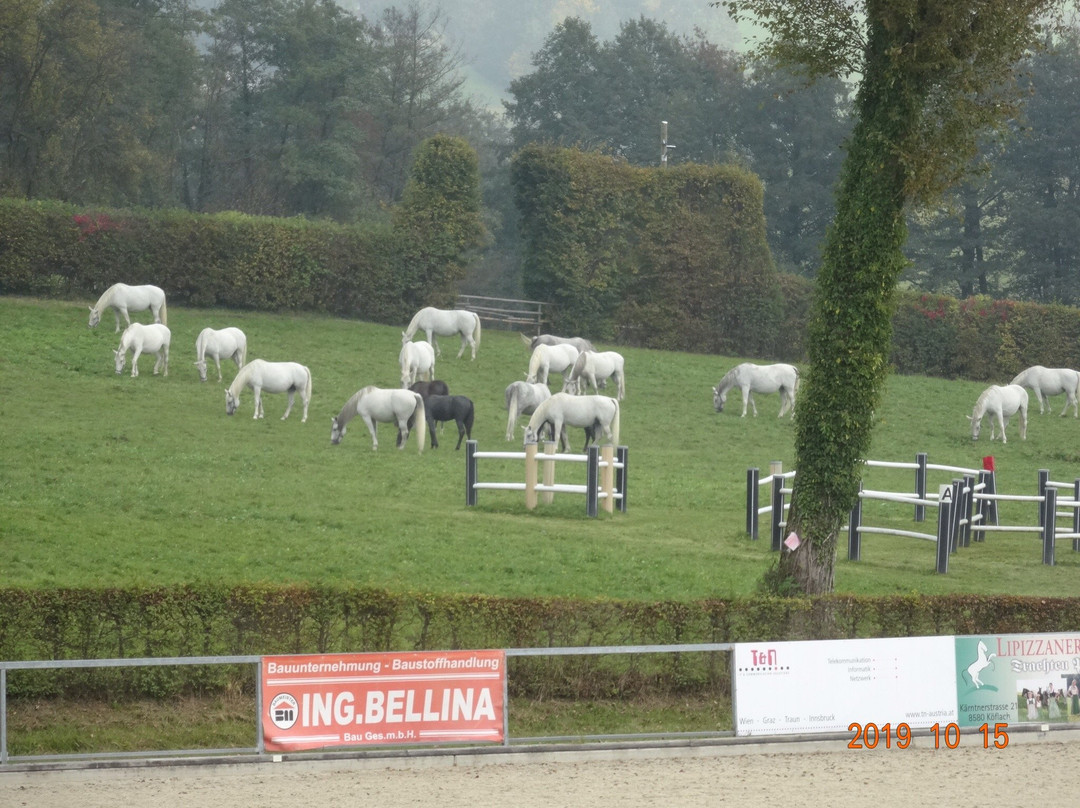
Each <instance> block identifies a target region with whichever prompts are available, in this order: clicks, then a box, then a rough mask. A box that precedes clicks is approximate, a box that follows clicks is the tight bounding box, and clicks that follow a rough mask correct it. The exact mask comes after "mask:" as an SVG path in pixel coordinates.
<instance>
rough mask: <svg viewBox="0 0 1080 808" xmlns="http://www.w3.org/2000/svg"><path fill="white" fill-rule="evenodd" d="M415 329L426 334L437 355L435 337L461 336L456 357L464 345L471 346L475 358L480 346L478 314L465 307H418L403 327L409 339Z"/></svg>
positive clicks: (437, 346)
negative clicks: (407, 323) (406, 326)
mask: <svg viewBox="0 0 1080 808" xmlns="http://www.w3.org/2000/svg"><path fill="white" fill-rule="evenodd" d="M417 331H423V332H424V333H425V334H427V341H428V342H429V343H430V344H431V345H432V347H434V348H435V355H436V356H439V355H440V354H441V351H440V350H439V343H438V341H437V340H436V339H435V337H452V336H453V335H454V334H458V335H460V336H461V350H460V351H458V354H457V355H458V359H460V358H461V355H462V354H463V353H465V346H466V345H468V346H469V347H470V348H472V358H473V359H476V349H477V348H479V347H480V316H479V315H478V314H476V313H475V312H471V311H467V310H466V309H436V308H433V307H431V306H427V307H426V308H423V309H420V311H418V312H416V314H414V315H413V318H412V322H410V323H409V327H408V328H406V329H405V334H406V335H408V338H409V339H410V340H411V339H412V338H413V335H414V334H415V333H416V332H417Z"/></svg>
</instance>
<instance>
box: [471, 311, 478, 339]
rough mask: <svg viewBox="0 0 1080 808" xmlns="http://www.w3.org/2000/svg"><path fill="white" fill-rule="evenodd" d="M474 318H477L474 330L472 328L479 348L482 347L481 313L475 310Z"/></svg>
mask: <svg viewBox="0 0 1080 808" xmlns="http://www.w3.org/2000/svg"><path fill="white" fill-rule="evenodd" d="M473 319H474V320H476V322H475V323H474V324H473V330H472V337H473V343H474V344H475V345H476V347H477V348H479V347H480V315H479V314H477V313H476V312H475V311H474V312H473Z"/></svg>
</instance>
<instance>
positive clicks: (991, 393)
mask: <svg viewBox="0 0 1080 808" xmlns="http://www.w3.org/2000/svg"><path fill="white" fill-rule="evenodd" d="M1017 412H1019V413H1020V439H1021V440H1027V413H1028V394H1027V390H1025V389H1024V388H1023V387H1021V386H1020V385H1018V384H1009V385H997V384H995V385H992V386H990V387H987V388H986V389H985V390H983V393H982V395H981V396H979V400H978V401H976V402H975V409H974V410H973V411H972V413H971V415H970V416H969V417H970V418H971V439H972V440H978V439H979V431H980V430H981V429H982V419H983V416H984V415H987V416H989V417H990V440H993V439H994V428H995V427H1000V428H1001V442H1002V443H1007V442H1008V441H1007V440H1006V439H1005V427H1007V426H1008V425H1009V418H1010V417H1011V416H1013V415H1015V414H1016V413H1017Z"/></svg>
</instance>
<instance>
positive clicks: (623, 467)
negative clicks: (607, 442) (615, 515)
mask: <svg viewBox="0 0 1080 808" xmlns="http://www.w3.org/2000/svg"><path fill="white" fill-rule="evenodd" d="M615 457H616V459H617V460H618V461H619V466H620V467H619V468H617V469H615V487H616V488H617V489H618V490H619V493H620V494H622V496H620V497H619V511H620V512H621V513H626V472H628V471H629V470H630V466H629V462H630V449H628V448H627V447H626V446H620V447H619V448H618V450H617V451H616V452H615Z"/></svg>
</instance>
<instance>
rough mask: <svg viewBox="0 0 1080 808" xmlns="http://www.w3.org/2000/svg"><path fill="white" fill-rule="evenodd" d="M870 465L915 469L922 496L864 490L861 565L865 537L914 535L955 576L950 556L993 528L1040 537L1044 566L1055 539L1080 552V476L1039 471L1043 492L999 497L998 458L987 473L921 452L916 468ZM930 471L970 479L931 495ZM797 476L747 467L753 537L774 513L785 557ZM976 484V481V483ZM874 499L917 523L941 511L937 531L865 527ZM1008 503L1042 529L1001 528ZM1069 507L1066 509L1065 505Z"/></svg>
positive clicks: (854, 529) (856, 534) (857, 533)
mask: <svg viewBox="0 0 1080 808" xmlns="http://www.w3.org/2000/svg"><path fill="white" fill-rule="evenodd" d="M866 465H867V466H870V467H878V468H897V469H909V470H914V471H915V491H914V492H895V491H880V490H866V489H861V490H860V491H859V498H858V500H857V501H856V503H855V506H854V507H853V508H852V510H851V515H850V518H849V520H848V525H847V531H848V560H850V561H858V560H860V559H861V554H862V536H863V535H864V534H869V533H877V534H888V535H895V536H908V537H911V538H918V539H924V540H927V541H933V542H935V543H936V544H937V554H936V564H935V568H936V569H937V571H938V572H940V573H946V572H947V571H948V563H949V556H950V555H951V554H952V553H955V552H956V550H957V549H958V548H959V547H967V546H969V545H970V543H971V541H972V540H974V541H976V542H979V541H983V539H984V538H985V534H986V533H988V532H991V531H1003V532H1011V533H1037V534H1039V536H1040V537H1041V541H1042V555H1043V563H1044V564H1047V565H1053V564H1054V554H1055V544H1056V540H1057V539H1059V538H1061V539H1066V538H1071V539H1072V540H1073V550H1074V551H1080V479H1078V480H1077V481H1076V482H1074V483H1063V482H1055V481H1053V480H1050V477H1049V474H1050V473H1049V471H1048V470H1046V469H1041V470H1040V471H1039V483H1038V489H1039V491H1038V494H1036V495H1032V496H1020V495H1009V494H999V493H997V483H996V477H995V473H994V459H993V458H992V457H987V458H984V459H983V466H984V467H983V468H982V469H970V468H963V467H958V466H943V465H935V464H930V463H928V462H927V456H926V454H925V453H924V452H920V453H919V454H918V455H917V456H916V461H915V463H894V462H885V461H877V460H867V461H866ZM930 471H946V472H953V473H956V474H961V475H963V476H962V477H960V478H954V479H953V480H952V482H951V484H944V485H941V486H940V490H939V491H938V492H936V493H935V492H932V491H928V490H927V479H928V477H927V474H928V472H930ZM794 477H795V472H794V471H791V472H787V473H783V472H782V471H781V466H780V464H779V463H773V464H771V467H770V474H769V476H768V477H766V478H765V479H760V477H759V471H758V469H756V468H751V469H747V482H746V486H747V504H746V525H747V528H746V530H747V533H749V534H750V536H751V538H754V539H756V538H758V517H759V516H761V515H762V514H766V513H767V514H769V516H770V526H771V538H772V542H771V548H772V550H773V551H775V552H779V551H780V550H781V549H782V548H783V542H784V532H785V528H786V527H787V519H786V513H787V509H788V508H789V505H788V504H787V501H786V500H787V497H789V496H790V494H791V493H792V488H791V487H790V485H791V483H787V481H788V480H791V479H792V478H794ZM976 479H977V481H976ZM762 485H768V486H770V488H771V496H770V502H769V505H766V506H764V507H759V496H760V495H759V488H760V486H762ZM1059 489H1068V490H1070V492H1071V493H1072V499H1060V498H1058V495H1057V492H1058V490H1059ZM868 500H877V501H885V502H901V503H907V504H911V505H913V506H914V508H915V521H916V522H921V521H923V520H924V519H925V515H926V508H928V507H929V508H937V509H938V526H937V531H936V532H935V533H925V532H917V531H912V530H900V529H897V528H892V527H874V526H870V525H866V524H864V523H863V503H864V502H865V501H868ZM1001 501H1013V502H1021V501H1022V502H1033V503H1036V505H1037V508H1038V524H1037V525H1000V524H999V523H998V508H997V503H998V502H1001ZM1059 507H1061V508H1067V509H1069V510H1061V511H1059V510H1058V508H1059ZM1059 517H1067V518H1071V524H1070V526H1069V527H1066V528H1059V527H1057V520H1058V518H1059Z"/></svg>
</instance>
